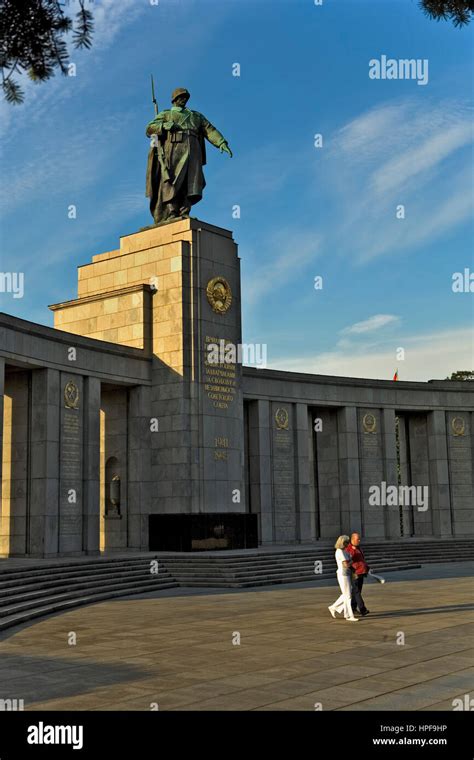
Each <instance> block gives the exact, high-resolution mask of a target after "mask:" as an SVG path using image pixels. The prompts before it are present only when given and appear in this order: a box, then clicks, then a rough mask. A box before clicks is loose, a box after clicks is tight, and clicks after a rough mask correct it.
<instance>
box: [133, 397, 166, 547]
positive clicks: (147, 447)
mask: <svg viewBox="0 0 474 760" xmlns="http://www.w3.org/2000/svg"><path fill="white" fill-rule="evenodd" d="M150 412H151V388H150V387H149V386H143V385H140V386H137V387H135V388H130V390H129V397H128V542H127V545H128V547H129V548H131V549H136V550H140V549H141V550H143V551H148V547H149V539H148V515H149V514H150V511H151V445H152V443H151V439H152V437H153V436H159V435H160V434H161V433H160V430H159V428H158V429H157V430H155V428H154V427H153V432H152V420H151V414H150Z"/></svg>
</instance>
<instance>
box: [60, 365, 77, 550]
mask: <svg viewBox="0 0 474 760" xmlns="http://www.w3.org/2000/svg"><path fill="white" fill-rule="evenodd" d="M61 383H62V385H61V387H62V389H63V404H62V408H61V428H60V436H61V437H60V449H59V451H60V463H59V472H60V485H59V488H60V491H59V493H60V503H59V551H60V552H80V551H82V477H83V473H82V468H83V457H82V449H83V424H82V404H81V401H82V379H81V378H77V379H74V380H71V378H70V377H64V376H63V377H62V379H61Z"/></svg>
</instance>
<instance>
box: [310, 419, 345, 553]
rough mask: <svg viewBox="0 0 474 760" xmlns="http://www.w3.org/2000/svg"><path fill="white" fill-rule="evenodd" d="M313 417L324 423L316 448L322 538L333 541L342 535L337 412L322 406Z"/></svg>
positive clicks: (316, 441)
mask: <svg viewBox="0 0 474 760" xmlns="http://www.w3.org/2000/svg"><path fill="white" fill-rule="evenodd" d="M314 414H315V418H318V419H319V420H321V424H322V429H321V430H320V431H319V432H315V433H314V441H315V446H316V448H317V468H318V492H319V520H320V523H319V524H320V530H321V536H320V537H321V539H331V540H332V538H333V537H334V536H335V535H336V536H338V535H339V534H340V533H341V495H340V488H339V486H340V484H339V449H338V428H337V422H338V420H337V410H336V409H332V408H322V407H321V408H317V409H315V410H314Z"/></svg>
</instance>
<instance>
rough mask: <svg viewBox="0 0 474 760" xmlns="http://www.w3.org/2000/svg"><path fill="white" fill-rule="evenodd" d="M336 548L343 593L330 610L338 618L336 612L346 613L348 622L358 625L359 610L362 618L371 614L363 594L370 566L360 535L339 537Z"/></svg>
mask: <svg viewBox="0 0 474 760" xmlns="http://www.w3.org/2000/svg"><path fill="white" fill-rule="evenodd" d="M334 548H335V549H336V562H337V580H338V583H339V586H340V588H341V592H342V593H341V596H340V597H339V599H337V600H336V601H335V602H334V604H331V605H330V606H329V607H328V610H329V612H330V613H331V615H332V616H333V617H336V612H339V613H341V612H344V617H345V619H346V620H350V621H351V622H352V623H357V622H358V620H359V618H356V617H355V615H354V613H355V612H356V611H357V608H359V612H360V614H361V615H362V616H364V617H365V615H368V614H369V610H368V609H367V607H366V606H365V604H364V600H363V599H362V593H361V592H362V586H363V584H364V578H365V577H366V576H367V573H368V572H369V566H368V564H367V563H366V561H365V559H364V554H363V552H362V549H361V548H360V535H359V533H353V534H352V535H351V537H350V538H349V536H339V538H338V539H337V541H336V544H335V547H334Z"/></svg>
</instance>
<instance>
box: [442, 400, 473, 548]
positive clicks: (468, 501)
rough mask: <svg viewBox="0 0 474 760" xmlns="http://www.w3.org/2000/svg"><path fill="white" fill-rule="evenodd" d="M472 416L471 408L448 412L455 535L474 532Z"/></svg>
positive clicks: (447, 427) (467, 534)
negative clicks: (467, 410) (468, 410)
mask: <svg viewBox="0 0 474 760" xmlns="http://www.w3.org/2000/svg"><path fill="white" fill-rule="evenodd" d="M470 418H471V415H470V414H469V412H464V411H461V412H447V413H446V429H447V444H448V457H449V481H450V484H451V487H450V494H451V514H452V533H453V536H469V535H472V534H473V532H474V456H473V450H472V430H471V425H470V423H471V419H470Z"/></svg>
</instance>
